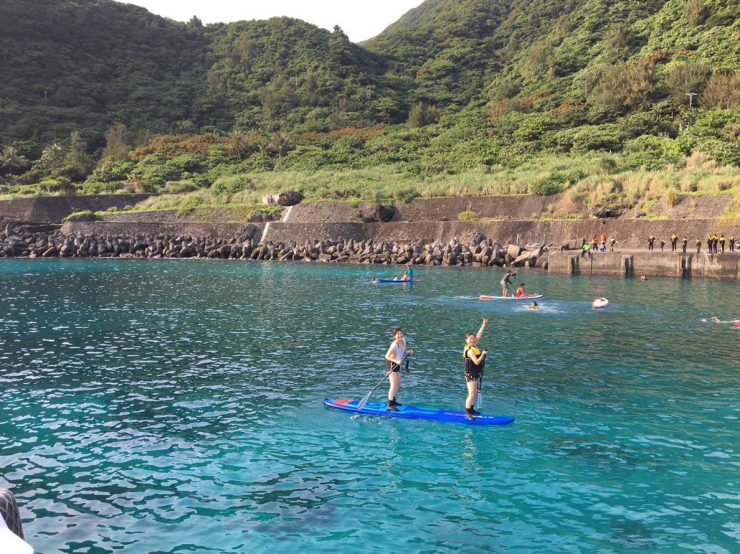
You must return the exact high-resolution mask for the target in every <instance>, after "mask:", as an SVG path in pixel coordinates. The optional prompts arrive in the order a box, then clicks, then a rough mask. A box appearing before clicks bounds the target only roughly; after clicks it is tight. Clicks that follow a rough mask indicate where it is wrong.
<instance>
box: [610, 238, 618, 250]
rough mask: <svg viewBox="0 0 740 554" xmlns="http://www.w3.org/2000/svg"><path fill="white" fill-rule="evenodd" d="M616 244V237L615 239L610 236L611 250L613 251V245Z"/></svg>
mask: <svg viewBox="0 0 740 554" xmlns="http://www.w3.org/2000/svg"><path fill="white" fill-rule="evenodd" d="M616 244H617V239H615V238H614V237H612V238H611V240H609V245H610V246H611V250H612V252H614V246H615V245H616Z"/></svg>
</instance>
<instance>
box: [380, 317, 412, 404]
mask: <svg viewBox="0 0 740 554" xmlns="http://www.w3.org/2000/svg"><path fill="white" fill-rule="evenodd" d="M391 336H392V337H393V342H391V345H390V346H389V347H388V352H386V353H385V363H386V371H389V372H390V373H389V375H388V381H389V382H390V386H389V388H388V406H387V407H386V410H388V411H391V412H397V411H398V408H397V407H396V406H400V405H401V404H400V403H399V402H396V395H397V394H398V389H400V388H401V362H403V360H404V359H405V358H407V357H408V356H411V354H413V353H414V351H413V350H411V349H409V348H407V347H406V338H405V337H404V336H403V329H401V328H400V327H394V328H393V330H392V331H391Z"/></svg>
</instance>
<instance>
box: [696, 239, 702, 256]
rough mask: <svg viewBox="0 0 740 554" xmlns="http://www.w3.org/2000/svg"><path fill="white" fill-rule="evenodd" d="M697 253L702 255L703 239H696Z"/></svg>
mask: <svg viewBox="0 0 740 554" xmlns="http://www.w3.org/2000/svg"><path fill="white" fill-rule="evenodd" d="M696 253H697V254H701V239H700V238H699V237H696Z"/></svg>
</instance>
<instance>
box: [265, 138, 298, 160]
mask: <svg viewBox="0 0 740 554" xmlns="http://www.w3.org/2000/svg"><path fill="white" fill-rule="evenodd" d="M294 148H295V143H294V142H293V141H292V140H291V138H290V137H289V136H288V135H286V134H285V133H280V134H277V135H274V136H273V137H272V140H270V144H268V145H267V149H268V150H269V151H270V152H274V153H275V154H277V155H278V157H280V158H282V157H283V156H286V155H287V154H288V152H290V151H291V150H293V149H294Z"/></svg>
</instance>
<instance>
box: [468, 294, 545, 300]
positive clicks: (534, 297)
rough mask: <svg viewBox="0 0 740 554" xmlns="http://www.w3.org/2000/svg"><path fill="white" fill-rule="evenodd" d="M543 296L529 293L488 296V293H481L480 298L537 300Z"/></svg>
mask: <svg viewBox="0 0 740 554" xmlns="http://www.w3.org/2000/svg"><path fill="white" fill-rule="evenodd" d="M543 296H545V295H544V294H529V295H527V296H520V297H519V298H517V297H516V296H490V295H488V294H481V295H480V299H481V300H537V299H539V298H542V297H543Z"/></svg>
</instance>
